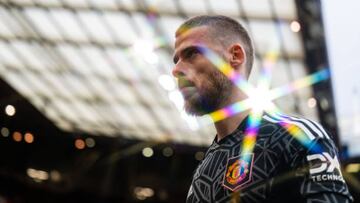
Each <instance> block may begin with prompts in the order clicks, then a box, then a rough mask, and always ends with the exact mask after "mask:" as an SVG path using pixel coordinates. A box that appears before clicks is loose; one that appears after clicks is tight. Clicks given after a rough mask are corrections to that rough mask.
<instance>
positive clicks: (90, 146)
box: [85, 137, 95, 148]
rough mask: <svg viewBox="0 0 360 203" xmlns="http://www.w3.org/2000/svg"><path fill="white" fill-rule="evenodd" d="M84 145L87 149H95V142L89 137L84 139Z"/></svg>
mask: <svg viewBox="0 0 360 203" xmlns="http://www.w3.org/2000/svg"><path fill="white" fill-rule="evenodd" d="M85 144H86V146H87V147H89V148H92V147H95V140H94V139H93V138H91V137H88V138H86V139H85Z"/></svg>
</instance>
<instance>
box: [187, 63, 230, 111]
mask: <svg viewBox="0 0 360 203" xmlns="http://www.w3.org/2000/svg"><path fill="white" fill-rule="evenodd" d="M207 82H208V85H207V86H205V87H203V88H198V89H196V91H195V93H194V94H193V95H191V96H190V97H188V98H186V99H185V111H186V112H187V113H188V114H190V115H195V116H202V115H205V114H208V113H211V112H213V111H215V110H218V109H219V108H221V107H222V106H223V104H224V103H225V101H227V100H228V98H229V97H230V95H231V90H232V87H233V84H232V82H231V81H230V80H229V79H228V78H227V77H226V76H225V75H224V74H222V73H221V72H220V71H218V70H215V71H213V72H212V73H211V74H210V75H209V76H208V78H207Z"/></svg>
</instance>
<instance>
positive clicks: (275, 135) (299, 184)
mask: <svg viewBox="0 0 360 203" xmlns="http://www.w3.org/2000/svg"><path fill="white" fill-rule="evenodd" d="M247 122H248V118H246V119H244V121H243V122H242V123H241V124H240V125H239V126H238V128H237V129H236V130H235V131H234V132H233V133H231V134H230V135H228V136H226V137H224V138H223V139H221V140H220V141H217V140H216V138H215V140H214V141H213V143H212V144H211V146H210V147H209V148H208V150H207V152H206V154H205V157H204V159H203V160H202V161H201V162H200V164H199V165H198V167H197V168H196V170H195V172H194V175H193V180H192V183H191V186H190V189H189V192H188V196H187V202H188V203H192V202H242V203H250V202H254V203H259V202H267V203H269V202H274V203H281V202H286V203H289V202H290V203H296V202H302V203H303V202H308V203H312V202H313V203H315V202H316V203H321V202H324V203H325V202H332V203H336V202H339V203H347V202H352V201H353V199H352V197H351V195H350V193H349V190H348V187H347V185H346V183H345V181H344V178H343V176H342V173H341V170H340V164H339V159H338V151H337V149H336V146H335V143H334V141H333V140H332V138H331V137H330V135H329V134H328V133H327V132H326V131H325V130H324V129H323V127H322V126H321V125H319V124H318V123H316V122H313V121H311V120H308V119H303V118H298V117H289V116H285V115H279V114H276V115H275V114H268V113H266V114H264V115H263V116H262V119H261V122H260V124H259V128H258V133H257V137H256V144H255V146H254V150H253V151H251V152H249V153H246V154H244V153H241V151H242V147H243V139H244V137H245V132H246V126H247ZM245 157H246V158H245Z"/></svg>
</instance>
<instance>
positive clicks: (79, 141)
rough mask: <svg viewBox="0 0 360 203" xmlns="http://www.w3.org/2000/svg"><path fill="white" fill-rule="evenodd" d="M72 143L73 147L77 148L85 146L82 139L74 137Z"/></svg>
mask: <svg viewBox="0 0 360 203" xmlns="http://www.w3.org/2000/svg"><path fill="white" fill-rule="evenodd" d="M74 144H75V147H76V148H77V149H84V148H85V142H84V140H82V139H76V140H75V143H74Z"/></svg>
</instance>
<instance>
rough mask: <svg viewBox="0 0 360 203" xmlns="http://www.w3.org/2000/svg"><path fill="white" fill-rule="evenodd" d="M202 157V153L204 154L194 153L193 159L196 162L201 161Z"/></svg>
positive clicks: (203, 155)
mask: <svg viewBox="0 0 360 203" xmlns="http://www.w3.org/2000/svg"><path fill="white" fill-rule="evenodd" d="M204 157H205V153H204V152H196V153H195V159H196V160H198V161H201V160H203V159H204Z"/></svg>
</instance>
